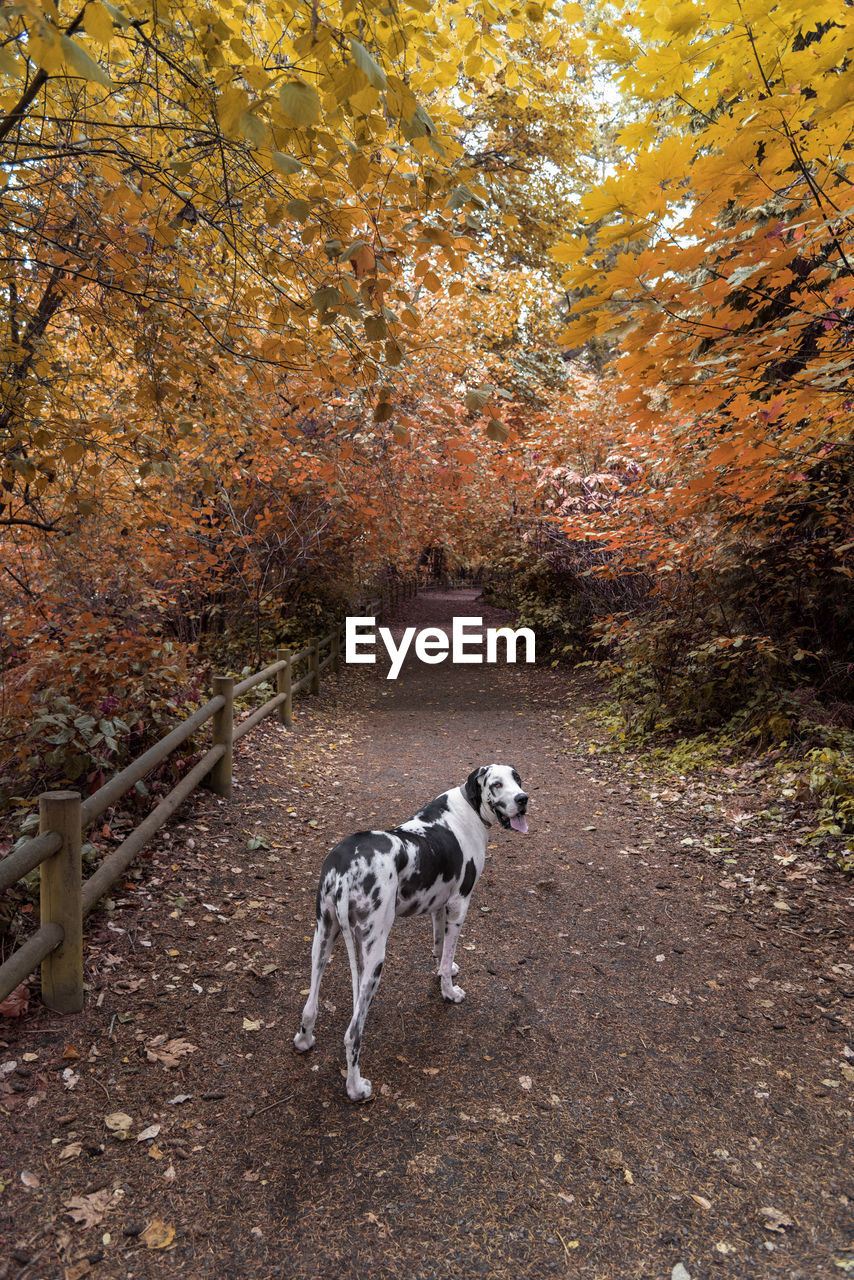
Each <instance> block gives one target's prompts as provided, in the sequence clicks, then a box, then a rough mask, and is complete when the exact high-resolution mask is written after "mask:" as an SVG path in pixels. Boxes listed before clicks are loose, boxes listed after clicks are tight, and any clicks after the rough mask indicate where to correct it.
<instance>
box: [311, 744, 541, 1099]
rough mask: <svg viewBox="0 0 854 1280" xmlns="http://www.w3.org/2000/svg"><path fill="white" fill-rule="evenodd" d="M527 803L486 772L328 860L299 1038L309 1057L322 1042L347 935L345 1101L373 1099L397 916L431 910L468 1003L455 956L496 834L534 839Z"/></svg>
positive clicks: (445, 963) (511, 775)
mask: <svg viewBox="0 0 854 1280" xmlns="http://www.w3.org/2000/svg"><path fill="white" fill-rule="evenodd" d="M527 808H528V797H527V795H526V794H525V792H524V791H523V790H522V780H521V778H520V777H519V775H518V773H517V772H516V770H515V769H514V768H512V767H511V766H510V765H506V764H490V765H483V766H482V767H481V768H480V769H475V770H473V771H472V773H470V774H469V776H468V778H467V779H466V781H465V783H464V784H463V786H461V787H454V788H453V789H452V790H451V791H445V792H444V793H443V794H442V795H440V796H437V797H436V799H435V800H431V801H430V803H429V804H427V805H425V806H424V808H423V809H419V811H418V813H416V814H415V815H414V817H412V818H410V819H409V820H408V822H403V823H401V825H400V826H399V827H392V828H391V830H390V831H359V832H358V833H357V834H356V835H352V836H348V837H347V838H346V839H345V840H342V841H341V842H340V844H337V845H336V846H335V848H334V849H332V851H331V852H330V853H329V854H327V856H326V860H325V861H324V863H323V867H322V868H321V872H320V884H319V885H318V889H317V927H316V929H315V933H314V941H313V943H312V948H311V987H310V990H309V994H308V1000H307V1001H306V1004H305V1008H304V1009H303V1013H302V1023H301V1025H300V1029H299V1031H298V1032H297V1034H296V1035H295V1036H294V1044H295V1046H296V1048H297V1049H299V1051H300V1052H301V1053H304V1052H305V1051H306V1050H307V1049H310V1048H311V1047H312V1045H313V1044H314V1035H313V1031H314V1024H315V1021H316V1020H317V1002H318V996H319V993H320V982H321V979H322V977H323V972H324V970H325V968H326V965H327V963H328V961H329V956H330V954H331V952H332V947H333V944H334V942H335V939H336V938H337V937H338V934H339V933H343V934H344V942H345V943H346V945H347V953H348V955H349V957H350V971H351V974H352V978H353V1016H352V1018H351V1019H350V1024H349V1026H348V1027H347V1031H346V1034H345V1036H344V1047H345V1049H346V1053H347V1093H348V1095H349V1097H350V1098H352V1100H353V1101H354V1102H364V1101H365V1100H366V1099H367V1098H370V1096H371V1082H370V1080H366V1079H365V1078H364V1076H362V1075H360V1073H359V1052H360V1049H361V1045H362V1031H363V1030H364V1026H365V1019H366V1018H367V1016H368V1010H369V1009H370V1007H371V1001H372V1000H373V998H374V995H375V994H376V990H377V987H378V986H379V983H380V975H381V973H382V969H383V962H384V961H385V952H386V943H387V941H388V935H389V933H390V931H391V926H392V925H393V924H394V919H395V916H415V915H422V914H424V913H425V912H428V911H429V912H430V914H431V915H432V917H433V955H434V956H435V957H438V956H439V954H440V950H441V959H440V961H439V968H438V975H439V978H440V980H441V990H442V995H443V996H444V998H445V999H446V1000H452V1001H453V1002H454V1003H455V1004H458V1003H459V1002H460V1000H462V999H463V998H464V997H465V992H464V991H463V989H462V987H457V986H455V985H454V983H453V981H452V978H453V977H454V976H455V975H456V974H457V972H458V969H457V966H456V965H455V964H454V952H455V951H456V948H457V940H458V938H459V936H460V929H461V928H462V926H463V921H464V920H465V918H466V912H467V911H468V906H469V900H470V899H471V894H472V890H473V889H474V887H475V885H476V884H477V882H478V879H479V877H480V873H481V871H482V870H483V863H484V858H485V856H486V840H487V833H488V832H489V828H490V827H491V826H492V824H493V822H494V821H495V820H496V819H497V820H498V822H500V823H501V825H502V826H503V827H512V828H513V830H514V831H521V832H526V831H527V830H528V823H527V821H526V819H525V813H526V811H527Z"/></svg>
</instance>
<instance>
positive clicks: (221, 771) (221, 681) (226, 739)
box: [207, 676, 234, 797]
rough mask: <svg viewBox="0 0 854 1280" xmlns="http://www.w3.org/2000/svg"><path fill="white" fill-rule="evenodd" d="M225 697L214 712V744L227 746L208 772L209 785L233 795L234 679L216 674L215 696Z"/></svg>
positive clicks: (220, 793)
mask: <svg viewBox="0 0 854 1280" xmlns="http://www.w3.org/2000/svg"><path fill="white" fill-rule="evenodd" d="M220 694H222V696H223V698H225V706H224V707H220V709H219V711H216V712H214V716H213V745H214V746H215V747H218V746H219V745H220V744H222V746H224V747H225V753H224V754H223V755H222V756H221V758H220V759H219V760H217V762H216V764H215V765H214V767H213V768H212V769H211V771H210V773H209V774H208V779H207V782H208V786H209V787H210V789H211V791H215V792H216V794H217V795H219V796H226V797H230V796H231V764H232V761H231V757H232V749H233V748H232V744H233V740H234V679H233V677H232V676H214V678H213V696H214V697H215V698H216V697H219V695H220Z"/></svg>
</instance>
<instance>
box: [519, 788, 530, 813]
mask: <svg viewBox="0 0 854 1280" xmlns="http://www.w3.org/2000/svg"><path fill="white" fill-rule="evenodd" d="M527 807H528V797H527V796H526V795H525V792H524V791H520V792H519V794H518V796H517V797H516V808H517V810H518V811H519V813H524V812H525V810H526V809H527Z"/></svg>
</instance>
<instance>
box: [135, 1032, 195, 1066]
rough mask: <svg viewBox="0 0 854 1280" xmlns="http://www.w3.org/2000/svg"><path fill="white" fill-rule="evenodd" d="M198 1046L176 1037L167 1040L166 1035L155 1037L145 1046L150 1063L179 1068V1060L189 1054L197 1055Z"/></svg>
mask: <svg viewBox="0 0 854 1280" xmlns="http://www.w3.org/2000/svg"><path fill="white" fill-rule="evenodd" d="M195 1052H196V1045H194V1044H190V1042H189V1040H182V1039H181V1038H180V1037H176V1038H175V1039H173V1040H167V1039H166V1037H165V1035H160V1036H155V1037H154V1039H153V1040H149V1042H148V1044H147V1045H146V1046H145V1055H146V1057H147V1058H148V1061H149V1062H160V1063H162V1064H163V1066H164V1067H177V1066H178V1060H179V1059H180V1058H182V1057H183V1056H184V1055H185V1054H187V1053H195Z"/></svg>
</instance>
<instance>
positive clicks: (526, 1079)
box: [519, 1076, 534, 1089]
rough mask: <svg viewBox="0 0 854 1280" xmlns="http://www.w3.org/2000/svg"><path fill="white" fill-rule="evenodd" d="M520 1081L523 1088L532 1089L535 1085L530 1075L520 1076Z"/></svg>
mask: <svg viewBox="0 0 854 1280" xmlns="http://www.w3.org/2000/svg"><path fill="white" fill-rule="evenodd" d="M519 1083H520V1085H521V1086H522V1088H523V1089H530V1088H531V1087H532V1086H533V1083H534V1082H533V1080H532V1079H531V1077H530V1076H520V1077H519Z"/></svg>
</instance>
